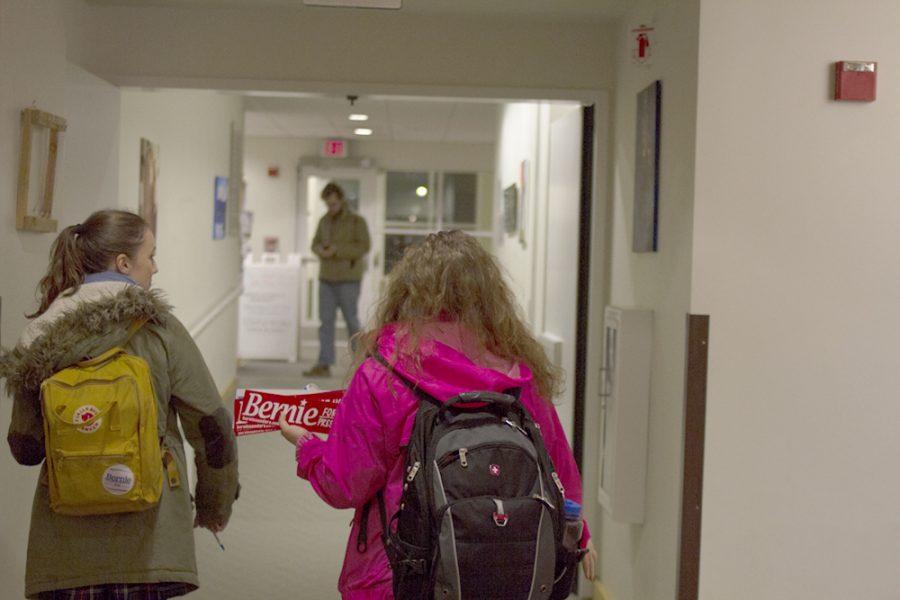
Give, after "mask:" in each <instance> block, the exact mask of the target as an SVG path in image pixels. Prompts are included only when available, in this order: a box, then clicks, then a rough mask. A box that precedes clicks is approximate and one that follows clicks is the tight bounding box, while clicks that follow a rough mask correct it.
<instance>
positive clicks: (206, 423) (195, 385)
mask: <svg viewBox="0 0 900 600" xmlns="http://www.w3.org/2000/svg"><path fill="white" fill-rule="evenodd" d="M167 329H168V332H169V334H170V339H169V347H168V352H169V381H170V384H171V390H172V391H171V395H172V401H173V402H174V404H175V410H176V412H177V413H178V417H179V420H180V422H181V427H182V429H183V430H184V435H185V438H186V439H187V441H188V443H189V444H190V445H191V447H192V448H193V449H194V456H195V462H196V465H197V488H196V490H195V500H196V503H197V516H198V518H199V520H200V524H201V525H206V524H213V523H219V524H224V523H226V522H227V521H228V518H229V516H230V515H231V505H232V503H233V502H234V500H235V498H236V497H237V493H238V489H239V485H238V471H237V444H236V440H235V437H234V432H233V430H232V421H231V413H230V412H229V411H228V409H227V408H226V407H225V406H224V405H223V404H222V400H221V398H220V396H219V391H218V389H216V385H215V382H214V381H213V378H212V375H210V373H209V369H208V368H207V366H206V363H205V362H204V361H203V356H202V355H201V354H200V350H199V349H198V348H197V345H196V344H195V343H194V340H193V339H192V338H191V336H190V334H189V333H188V331H187V330H186V329H185V328H184V325H182V324H181V323H180V322H179V321H178V320H177V319H175V318H174V317H170V319H169V321H168V324H167Z"/></svg>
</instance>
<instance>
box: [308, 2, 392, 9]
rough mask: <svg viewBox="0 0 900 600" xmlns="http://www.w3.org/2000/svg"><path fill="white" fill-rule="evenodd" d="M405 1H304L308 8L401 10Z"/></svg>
mask: <svg viewBox="0 0 900 600" xmlns="http://www.w3.org/2000/svg"><path fill="white" fill-rule="evenodd" d="M402 2H403V0H303V4H305V5H307V6H340V7H343V8H395V9H396V8H400V5H401V4H402Z"/></svg>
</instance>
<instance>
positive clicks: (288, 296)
mask: <svg viewBox="0 0 900 600" xmlns="http://www.w3.org/2000/svg"><path fill="white" fill-rule="evenodd" d="M299 302H300V257H299V255H291V256H290V257H289V260H288V261H287V262H285V263H278V262H258V263H254V262H251V261H246V262H245V263H244V292H243V294H242V295H241V301H240V313H239V327H238V355H239V356H240V358H242V359H261V360H287V361H290V362H296V360H297V341H298V339H297V338H298V333H299V323H298V316H299V310H300V307H299Z"/></svg>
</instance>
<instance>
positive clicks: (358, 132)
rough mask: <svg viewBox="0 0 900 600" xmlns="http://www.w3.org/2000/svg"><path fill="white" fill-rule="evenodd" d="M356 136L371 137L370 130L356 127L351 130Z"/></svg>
mask: <svg viewBox="0 0 900 600" xmlns="http://www.w3.org/2000/svg"><path fill="white" fill-rule="evenodd" d="M353 133H355V134H356V135H372V130H371V129H367V128H365V127H357V128H356V129H354V130H353Z"/></svg>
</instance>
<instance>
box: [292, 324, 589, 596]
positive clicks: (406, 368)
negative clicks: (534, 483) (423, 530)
mask: <svg viewBox="0 0 900 600" xmlns="http://www.w3.org/2000/svg"><path fill="white" fill-rule="evenodd" d="M396 333H397V328H396V327H395V326H387V327H386V328H385V329H384V330H383V331H382V334H381V337H380V339H379V344H378V346H379V351H380V352H381V355H382V356H384V357H385V358H386V359H388V361H389V362H391V363H392V364H393V363H394V359H393V357H394V356H395V354H394V350H395V343H396ZM473 348H474V343H473V340H472V338H471V336H468V335H466V333H465V332H464V331H463V330H462V329H461V328H460V327H458V326H457V325H455V324H452V323H435V324H433V325H432V326H431V327H429V328H428V329H427V331H426V332H425V334H424V335H423V339H422V340H421V341H420V342H419V344H418V349H417V356H418V358H419V360H420V362H421V368H419V367H417V366H416V365H415V363H414V360H415V359H414V358H411V357H409V356H404V355H402V354H401V355H400V356H399V358H398V360H397V363H396V365H395V369H396V370H397V371H398V372H400V373H402V374H403V375H405V376H406V377H408V378H409V379H410V380H411V381H415V382H418V384H419V387H420V388H421V389H423V390H424V391H425V392H427V393H428V394H430V395H432V396H434V397H435V398H438V399H440V400H447V399H449V398H451V397H453V396H455V395H457V394H459V393H461V392H466V391H472V390H490V391H498V392H499V391H503V390H507V389H509V388H511V387H521V388H522V395H521V401H522V404H524V406H525V408H526V409H528V412H529V413H530V414H531V416H532V418H533V419H534V421H535V423H537V425H538V426H539V427H540V429H541V433H542V434H543V436H544V443H545V444H546V446H547V451H548V452H549V453H550V456H551V458H552V459H553V464H554V465H555V466H556V470H557V473H558V474H559V477H560V479H561V480H562V483H563V486H564V487H565V496H566V497H567V498H571V499H572V500H575V501H577V502H578V503H581V501H582V498H581V478H580V477H579V475H578V470H577V468H576V466H575V459H574V457H573V455H572V450H571V449H570V447H569V444H568V442H567V441H566V437H565V433H564V432H563V429H562V426H561V425H560V422H559V418H558V417H557V415H556V410H555V409H554V408H553V406H552V405H550V404H549V403H548V402H546V401H545V400H543V399H542V398H540V397H539V396H538V395H537V391H536V389H535V386H534V383H533V382H532V376H531V371H529V369H528V368H527V367H526V366H525V365H524V364H520V365H514V364H511V363H508V362H506V361H503V360H501V359H499V358H497V357H495V356H493V355H490V354H488V355H484V353H481V356H479V354H478V353H476V352H475V351H474V349H473ZM467 350H468V352H466V351H467ZM467 354H468V355H469V356H473V357H476V356H478V357H479V358H478V361H479V362H478V364H476V363H473V362H472V360H470V359H469V358H468V357H467ZM418 403H419V400H418V398H416V396H415V394H413V393H412V391H411V390H409V388H407V387H406V386H405V385H404V384H403V383H401V382H400V381H398V380H397V379H396V377H395V376H394V375H392V374H391V373H390V372H389V371H388V370H387V369H386V368H385V367H384V366H382V365H381V364H380V363H378V362H377V361H376V360H374V359H372V358H368V359H366V360H365V362H363V363H362V365H360V367H359V369H357V371H356V373H355V374H354V376H353V379H352V380H351V382H350V385H349V387H348V389H347V393H346V394H345V395H344V398H343V400H342V401H341V404H340V407H339V409H338V411H337V413H336V415H335V419H334V424H333V426H332V428H331V433H330V435H329V436H328V439H327V441H323V440H321V439H319V438H317V437H314V436H310V437H308V438H306V439H305V440H303V439H301V440H300V442H299V445H298V448H297V475H299V476H300V477H302V478H304V479H308V480H309V482H310V483H311V484H312V486H313V488H314V489H315V490H316V493H317V494H318V495H319V496H320V497H321V498H322V499H323V500H324V501H325V502H327V503H328V504H329V505H331V506H333V507H335V508H355V509H356V514H355V515H354V518H353V527H352V529H351V532H350V539H349V541H348V543H347V550H346V554H345V556H344V566H343V570H342V571H341V577H340V581H339V583H338V589H339V590H340V592H341V597H342V598H344V599H349V600H382V599H383V600H390V599H392V598H393V597H394V596H393V593H392V590H391V570H390V567H389V566H388V562H387V557H386V556H385V553H384V547H383V546H382V543H381V519H380V518H379V516H378V508H377V504H375V505H373V507H372V510H371V511H370V513H369V518H368V528H367V535H368V540H369V544H368V550H367V551H366V552H365V553H360V552H359V551H358V550H357V548H356V541H357V535H358V533H359V516H360V512H361V511H360V508H361V507H362V506H363V505H364V504H365V503H366V502H367V501H368V500H370V499H372V498H374V496H375V493H376V492H377V491H378V490H380V489H384V499H385V505H386V507H387V515H388V518H390V517H391V515H393V514H394V512H396V511H397V508H398V507H399V505H400V494H401V491H402V487H401V481H402V479H403V477H402V473H403V468H404V458H405V447H406V445H407V442H408V441H409V436H410V433H411V431H412V426H413V420H414V418H415V415H416V410H417V408H418ZM588 539H589V535H588V534H587V526H586V525H585V536H584V538H583V540H582V543H583V544H586V543H587V540H588Z"/></svg>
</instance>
